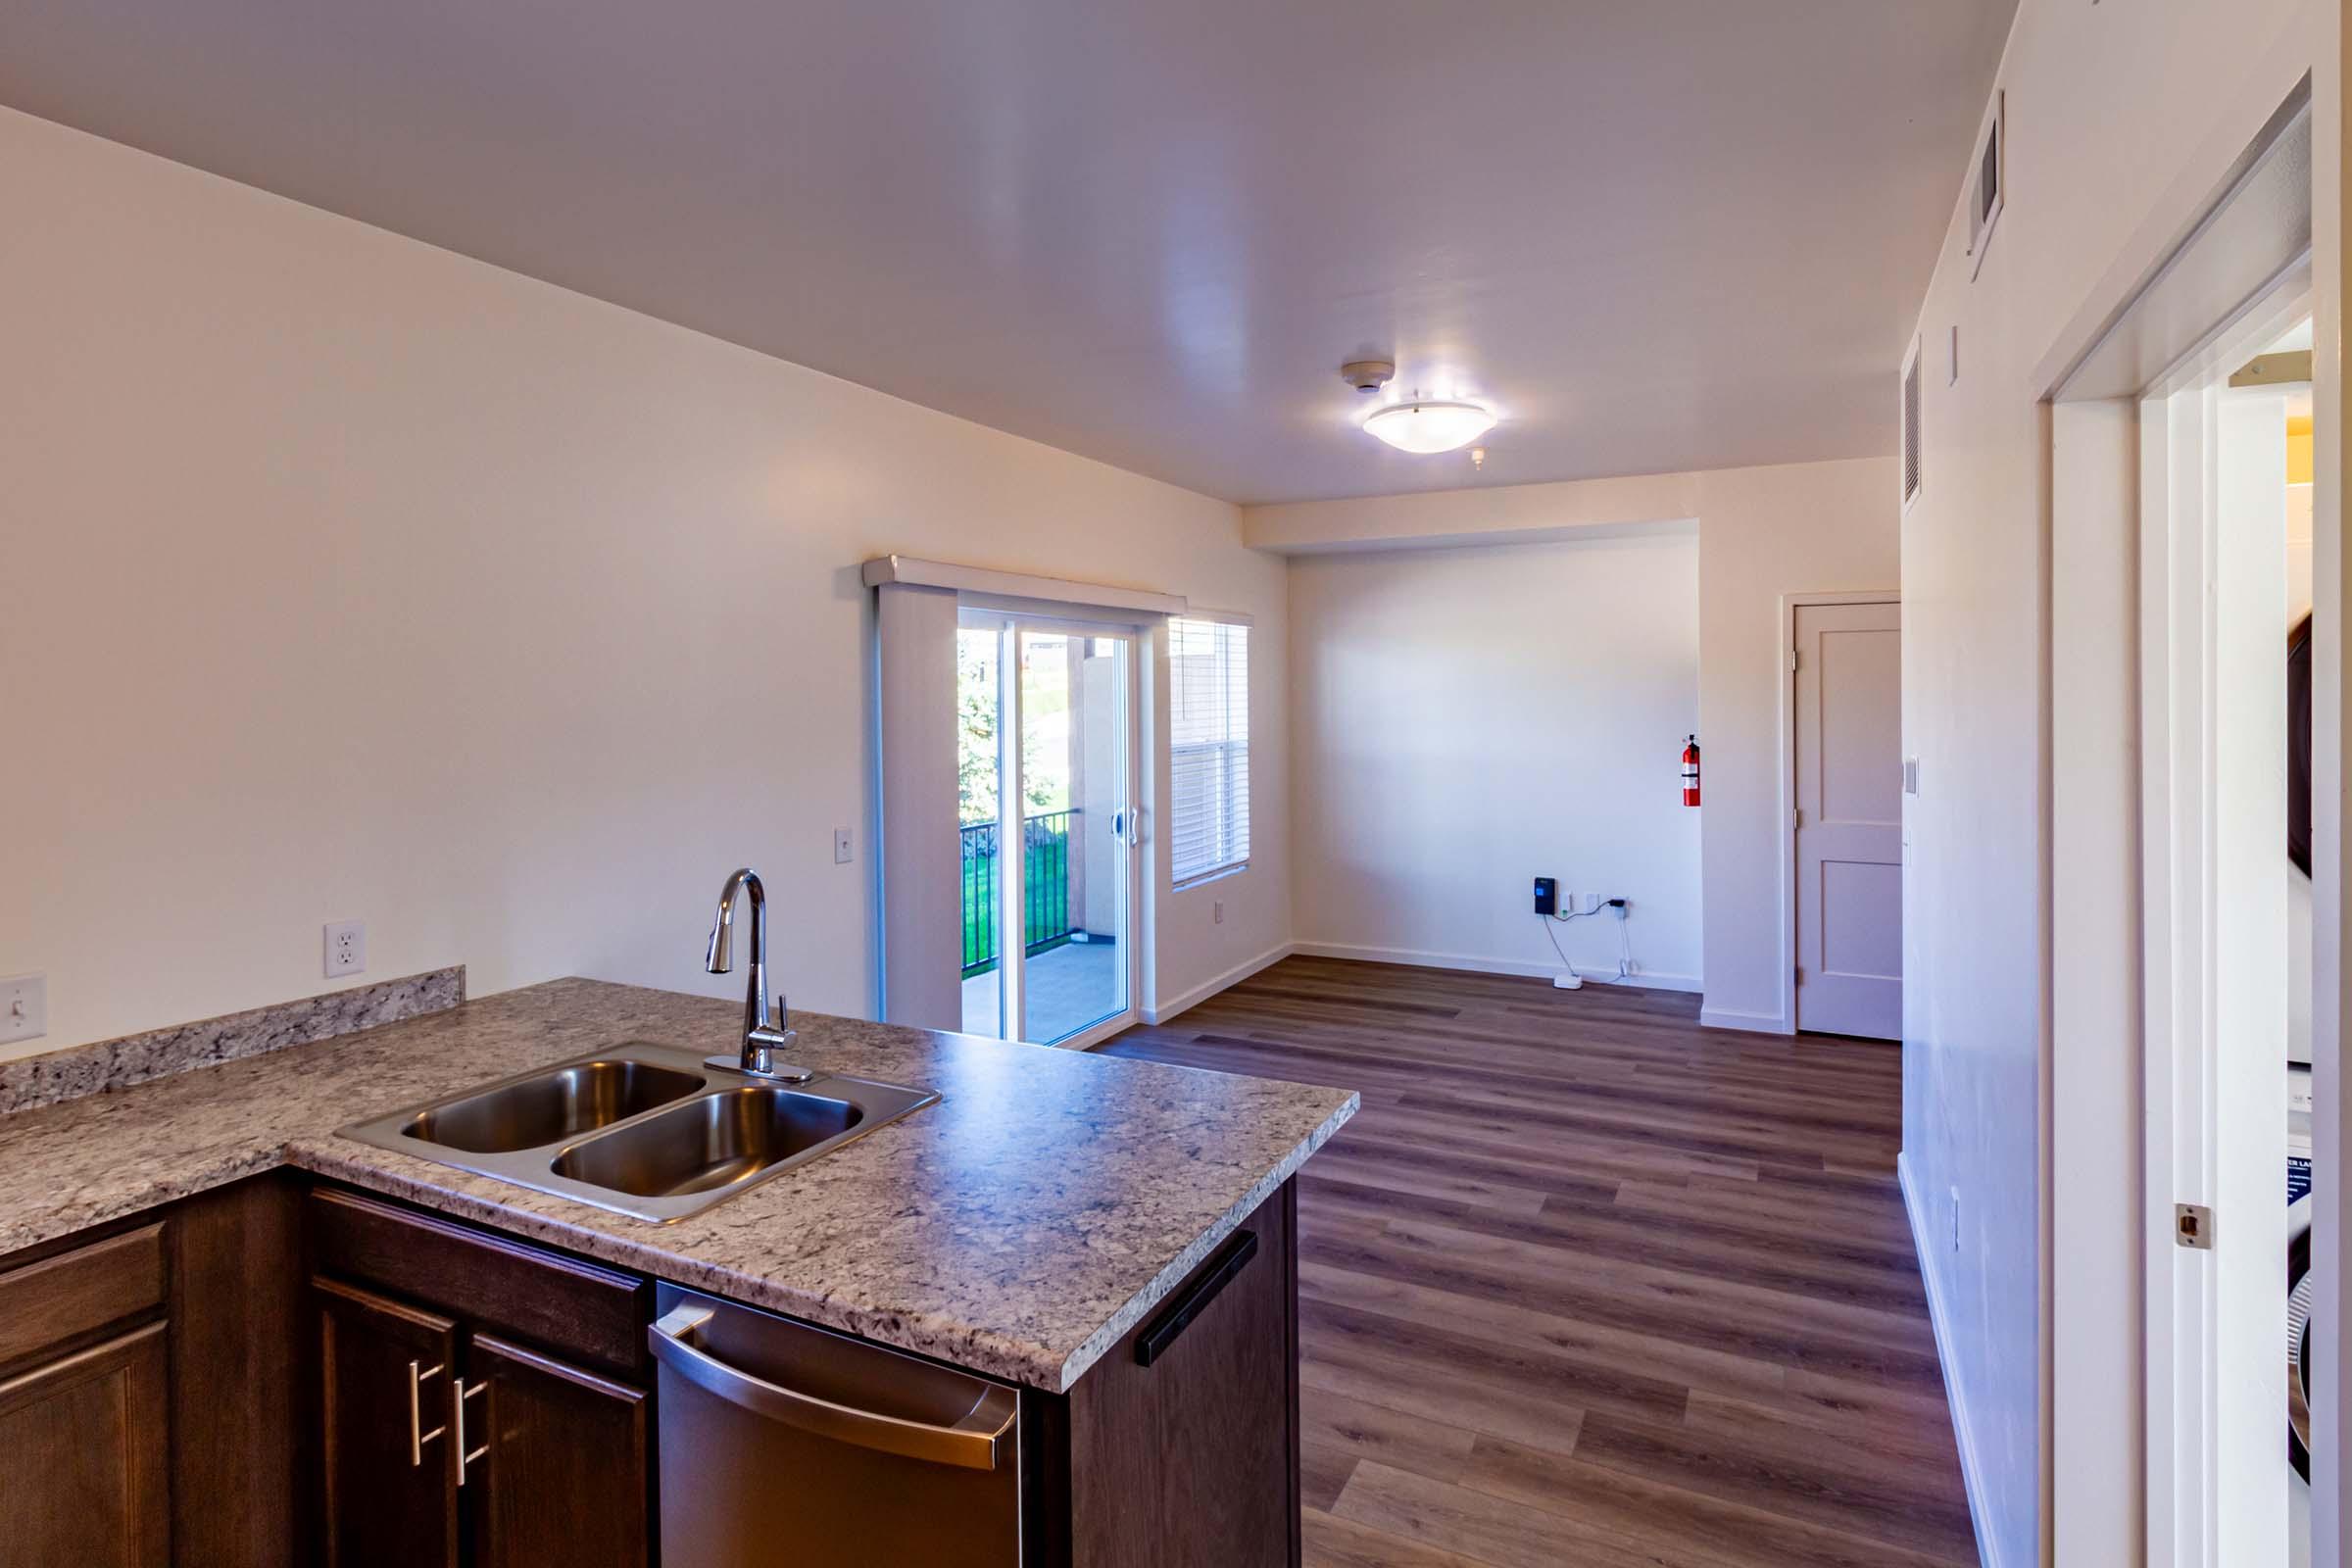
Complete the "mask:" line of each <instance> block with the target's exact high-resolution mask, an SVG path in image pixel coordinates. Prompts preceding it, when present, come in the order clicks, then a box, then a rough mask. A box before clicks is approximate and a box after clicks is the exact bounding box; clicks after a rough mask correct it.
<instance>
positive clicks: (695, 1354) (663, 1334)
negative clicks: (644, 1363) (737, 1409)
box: [646, 1302, 1020, 1470]
mask: <svg viewBox="0 0 2352 1568" xmlns="http://www.w3.org/2000/svg"><path fill="white" fill-rule="evenodd" d="M711 1315H712V1314H711V1308H710V1307H707V1306H699V1305H696V1304H694V1303H693V1302H681V1303H680V1304H679V1305H677V1306H674V1307H672V1308H670V1310H669V1311H667V1312H666V1313H664V1314H662V1317H661V1318H660V1319H659V1320H657V1321H656V1322H655V1323H654V1325H653V1327H652V1328H651V1329H650V1330H648V1331H647V1336H646V1337H647V1340H648V1342H649V1343H650V1345H651V1346H652V1348H653V1352H654V1359H655V1360H657V1361H659V1362H661V1363H662V1365H663V1366H665V1367H667V1368H669V1370H670V1371H672V1372H675V1373H676V1374H677V1375H678V1376H680V1377H682V1378H684V1379H685V1380H686V1381H687V1382H689V1383H691V1384H693V1385H694V1386H695V1387H696V1388H698V1389H701V1390H702V1391H703V1392H704V1393H706V1394H711V1395H715V1396H716V1397H719V1398H721V1399H725V1400H726V1401H727V1402H729V1403H730V1404H736V1405H740V1406H742V1407H743V1408H744V1409H746V1410H749V1411H751V1412H752V1413H753V1414H754V1415H757V1416H761V1417H764V1418H765V1419H767V1420H770V1421H781V1422H783V1423H784V1424H785V1425H787V1426H793V1427H798V1428H800V1429H801V1430H802V1431H804V1432H807V1433H810V1434H812V1435H814V1436H816V1437H820V1438H824V1439H827V1440H828V1441H831V1442H835V1443H848V1444H854V1445H856V1446H858V1447H860V1448H872V1449H874V1450H875V1451H877V1452H880V1453H894V1454H897V1455H899V1456H900V1457H901V1458H905V1459H920V1460H925V1461H927V1462H929V1463H932V1464H947V1465H955V1466H957V1467H958V1468H960V1469H965V1470H994V1469H996V1468H998V1466H999V1465H1001V1464H1003V1463H1005V1462H1006V1461H1007V1460H1009V1459H1010V1458H1011V1457H1012V1446H1013V1435H1012V1434H1013V1422H1014V1420H1015V1418H1016V1416H1017V1415H1018V1414H1019V1409H1020V1405H1019V1400H1018V1398H1017V1397H1016V1396H1015V1395H1014V1394H1013V1392H1012V1391H1011V1390H1010V1389H1007V1388H1003V1387H1000V1386H998V1385H996V1384H993V1383H992V1384H987V1385H984V1387H985V1390H986V1392H984V1393H983V1394H982V1395H981V1396H980V1397H979V1398H978V1399H977V1400H976V1401H974V1403H973V1405H972V1408H971V1410H970V1411H969V1412H968V1413H966V1414H965V1415H964V1417H963V1419H961V1420H960V1421H957V1422H956V1423H955V1424H954V1425H953V1426H937V1425H933V1424H932V1423H930V1422H925V1421H907V1420H902V1419H901V1418H899V1417H898V1416H892V1415H882V1414H879V1413H877V1412H875V1411H872V1410H860V1409H858V1408H857V1407H856V1406H854V1405H847V1404H836V1403H834V1402H833V1401H832V1400H830V1399H820V1398H818V1397H816V1396H814V1395H812V1394H803V1393H801V1392H799V1391H798V1390H796V1389H788V1388H785V1387H783V1386H782V1385H781V1384H775V1383H770V1382H768V1381H767V1380H766V1379H764V1378H756V1377H754V1376H752V1375H751V1374H750V1373H748V1372H745V1371H742V1370H741V1369H739V1368H736V1367H732V1366H729V1365H727V1363H726V1362H724V1361H721V1360H720V1359H718V1357H716V1356H714V1355H712V1354H711V1352H710V1351H708V1350H706V1349H704V1348H702V1347H701V1346H699V1345H697V1344H695V1343H694V1336H695V1333H696V1331H697V1330H699V1329H700V1328H702V1326H703V1325H704V1324H706V1323H708V1322H710V1321H711ZM975 1381H976V1380H975Z"/></svg>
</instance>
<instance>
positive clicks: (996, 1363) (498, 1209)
mask: <svg viewBox="0 0 2352 1568" xmlns="http://www.w3.org/2000/svg"><path fill="white" fill-rule="evenodd" d="M1361 1104H1362V1101H1361V1099H1360V1097H1358V1096H1356V1095H1354V1094H1352V1093H1351V1094H1349V1095H1348V1100H1347V1102H1346V1103H1344V1104H1342V1105H1341V1106H1340V1107H1339V1108H1338V1109H1336V1110H1334V1111H1333V1112H1332V1114H1331V1117H1330V1119H1329V1120H1327V1121H1326V1122H1324V1124H1323V1125H1322V1126H1321V1127H1319V1128H1317V1129H1316V1130H1315V1131H1314V1132H1313V1133H1312V1134H1310V1135H1309V1136H1308V1137H1307V1138H1306V1140H1305V1141H1304V1142H1302V1143H1301V1144H1300V1145H1299V1147H1298V1148H1297V1149H1296V1150H1294V1151H1293V1152H1291V1153H1290V1155H1289V1156H1287V1157H1286V1158H1284V1159H1283V1160H1281V1161H1280V1162H1279V1163H1278V1164H1277V1165H1276V1166H1275V1167H1274V1169H1273V1170H1271V1171H1269V1172H1268V1173H1267V1174H1266V1175H1265V1176H1264V1177H1263V1178H1261V1179H1260V1180H1259V1181H1258V1182H1257V1183H1256V1185H1255V1186H1253V1187H1252V1188H1251V1189H1250V1192H1249V1194H1248V1195H1247V1196H1246V1197H1244V1198H1243V1199H1242V1200H1241V1201H1238V1202H1236V1203H1235V1204H1234V1205H1233V1206H1232V1207H1231V1208H1230V1209H1228V1210H1227V1211H1226V1212H1225V1214H1224V1215H1223V1216H1222V1217H1221V1218H1219V1219H1218V1220H1217V1221H1216V1222H1215V1223H1214V1224H1213V1225H1211V1226H1210V1227H1209V1228H1208V1229H1207V1230H1205V1231H1203V1232H1202V1233H1201V1236H1200V1237H1199V1239H1198V1240H1196V1241H1195V1242H1194V1243H1193V1245H1192V1246H1190V1247H1188V1248H1186V1249H1184V1250H1182V1251H1181V1252H1179V1253H1178V1254H1177V1255H1176V1257H1175V1258H1174V1259H1173V1260H1172V1261H1170V1262H1169V1263H1168V1264H1167V1266H1166V1267H1164V1268H1162V1269H1161V1270H1160V1271H1159V1273H1158V1274H1156V1275H1154V1276H1153V1277H1152V1281H1151V1283H1150V1284H1148V1285H1146V1286H1145V1287H1144V1288H1143V1289H1142V1290H1140V1291H1138V1292H1137V1293H1136V1294H1135V1295H1134V1296H1132V1297H1130V1298H1129V1299H1128V1300H1127V1302H1126V1304H1125V1305H1123V1306H1121V1307H1120V1308H1119V1309H1118V1310H1117V1311H1116V1312H1114V1313H1112V1314H1111V1316H1110V1318H1109V1319H1108V1320H1107V1321H1106V1322H1104V1323H1103V1326H1102V1327H1101V1328H1099V1329H1097V1330H1096V1331H1095V1332H1094V1334H1093V1335H1092V1336H1090V1337H1089V1338H1088V1339H1087V1340H1086V1342H1085V1343H1084V1344H1082V1345H1080V1346H1079V1347H1078V1348H1077V1349H1075V1350H1073V1351H1071V1352H1070V1354H1069V1355H1068V1356H1067V1357H1066V1358H1065V1359H1063V1360H1062V1361H1061V1362H1059V1363H1058V1364H1056V1363H1055V1362H1054V1361H1053V1360H1052V1358H1051V1357H1041V1356H1039V1355H1037V1354H1036V1353H1035V1351H1034V1348H1032V1347H1030V1346H1028V1345H1025V1344H1023V1343H1022V1342H1020V1341H1017V1340H1012V1339H1009V1338H1006V1337H1005V1336H1003V1335H999V1334H993V1333H990V1332H988V1331H986V1330H981V1329H974V1328H973V1327H972V1326H970V1325H968V1324H961V1323H952V1322H947V1321H944V1320H938V1319H933V1318H929V1317H927V1316H926V1315H925V1314H921V1313H913V1312H883V1313H872V1312H865V1311H859V1310H856V1309H845V1308H844V1307H843V1306H842V1305H841V1304H840V1303H839V1302H837V1301H833V1300H830V1299H825V1298H822V1297H814V1296H809V1295H806V1294H803V1293H801V1292H796V1291H791V1290H786V1289H779V1288H777V1287H776V1286H774V1285H772V1284H771V1283H769V1282H768V1281H766V1280H763V1279H760V1277H758V1276H757V1275H750V1274H744V1273H741V1272H738V1271H737V1270H734V1269H730V1268H727V1267H725V1266H724V1265H722V1264H716V1263H706V1262H703V1261H701V1260H699V1259H697V1258H693V1257H690V1256H688V1255H686V1254H684V1253H681V1252H676V1251H671V1250H666V1249H664V1248H662V1246H661V1245H660V1243H659V1240H658V1238H659V1237H660V1236H661V1235H662V1231H661V1230H659V1229H656V1228H653V1227H650V1226H649V1227H648V1228H647V1230H646V1234H647V1236H648V1238H649V1239H648V1240H646V1241H642V1242H635V1241H630V1240H628V1239H627V1238H626V1237H623V1236H620V1235H616V1234H614V1233H613V1231H611V1230H592V1229H587V1228H583V1227H580V1226H574V1225H567V1224H565V1223H564V1222H563V1221H562V1220H560V1219H558V1218H556V1217H554V1216H552V1215H547V1214H535V1213H532V1212H530V1211H529V1210H527V1209H519V1208H513V1207H510V1206H508V1205H507V1204H504V1203H501V1202H499V1201H496V1200H494V1199H489V1198H484V1197H480V1196H477V1195H475V1194H472V1193H468V1192H464V1191H461V1190H460V1189H458V1188H456V1187H454V1186H452V1185H450V1179H451V1178H453V1177H461V1178H464V1179H466V1180H467V1181H470V1182H480V1183H488V1184H493V1185H500V1186H506V1185H509V1184H506V1183H501V1182H499V1181H498V1178H496V1177H492V1176H469V1175H467V1174H466V1173H465V1172H461V1171H454V1170H452V1169H450V1168H449V1167H447V1166H443V1165H437V1164H435V1163H433V1162H432V1161H430V1160H423V1159H417V1158H414V1157H412V1156H409V1155H405V1154H396V1153H393V1152H390V1151H388V1150H379V1149H375V1148H373V1147H371V1146H369V1145H366V1144H358V1143H354V1142H352V1141H351V1140H350V1139H347V1138H340V1137H336V1138H326V1139H297V1140H295V1141H294V1142H293V1143H291V1144H288V1145H287V1146H286V1147H285V1149H284V1150H282V1151H281V1152H279V1154H278V1156H277V1157H276V1158H272V1159H270V1160H268V1161H267V1162H265V1163H262V1164H260V1165H259V1166H257V1169H256V1171H253V1172H239V1173H236V1174H233V1175H230V1176H228V1177H227V1178H225V1180H224V1181H223V1182H222V1183H221V1185H225V1184H226V1181H235V1180H241V1179H242V1178H243V1177H244V1176H245V1175H250V1174H258V1172H259V1171H262V1170H269V1169H272V1168H275V1167H277V1166H279V1165H281V1164H283V1165H291V1166H294V1167H296V1168H297V1169H301V1170H306V1171H309V1172H311V1173H312V1174H313V1175H317V1176H324V1177H327V1178H329V1179H330V1180H334V1181H340V1182H344V1183H347V1184H349V1185H351V1186H354V1187H363V1188H366V1189H367V1190H368V1191H369V1192H372V1193H379V1194H382V1195H383V1196H384V1197H387V1198H395V1199H399V1200H400V1201H403V1202H409V1203H414V1204H416V1205H417V1207H419V1208H429V1209H432V1210H434V1211H435V1212H436V1213H442V1214H447V1215H450V1216H451V1217H452V1218H456V1219H463V1220H466V1221H469V1222H471V1223H473V1224H477V1225H482V1226H486V1227H488V1228H490V1229H492V1230H496V1231H500V1232H503V1233H504V1234H506V1235H510V1236H515V1237H519V1238H522V1239H524V1240H528V1241H538V1242H544V1243H546V1244H548V1245H549V1246H551V1247H561V1248H564V1249H565V1250H568V1251H573V1252H577V1253H580V1254H581V1255H583V1256H586V1257H593V1258H597V1259H599V1260H601V1261H603V1262H607V1263H613V1264H616V1265H619V1266H621V1267H624V1268H633V1269H636V1270H637V1271H639V1272H640V1273H644V1274H648V1275H651V1276H653V1277H654V1278H656V1279H661V1280H665V1281H667V1282H668V1283H670V1284H672V1285H682V1286H685V1287H686V1288H687V1289H689V1290H698V1291H707V1292H709V1293H710V1294H711V1295H713V1296H723V1297H726V1298H727V1299H730V1300H734V1301H741V1302H743V1303H744V1304H745V1305H748V1306H759V1307H765V1308H767V1309H768V1310H770V1311H775V1312H781V1313H784V1314H785V1315H787V1316H789V1317H796V1318H799V1319H801V1320H802V1321H804V1322H809V1323H816V1324H820V1325H822V1326H824V1327H827V1328H837V1329H840V1330H842V1331H843V1332H844V1333H849V1334H857V1335H859V1336H861V1337H863V1338H866V1339H871V1340H875V1341H877V1342H878V1343H881V1344H898V1345H900V1347H901V1348H914V1347H911V1346H908V1345H906V1344H905V1342H904V1338H903V1336H902V1337H901V1338H899V1339H891V1338H885V1337H884V1336H885V1335H887V1334H889V1333H890V1330H888V1329H886V1328H884V1327H883V1325H882V1322H881V1321H880V1319H883V1318H889V1319H896V1320H899V1321H903V1322H907V1323H912V1324H918V1325H920V1326H921V1327H923V1328H924V1329H925V1330H926V1331H927V1337H932V1338H947V1337H960V1338H962V1339H963V1340H965V1341H966V1342H967V1343H968V1344H969V1345H971V1346H972V1347H973V1348H981V1347H986V1348H990V1349H992V1350H993V1351H994V1357H993V1358H992V1360H991V1361H990V1364H989V1365H988V1366H986V1367H984V1368H982V1369H981V1370H984V1371H988V1372H992V1373H995V1374H997V1375H999V1376H1009V1377H1012V1378H1014V1379H1015V1380H1016V1381H1018V1382H1022V1383H1027V1384H1031V1385H1033V1386H1034V1387H1037V1388H1040V1389H1043V1390H1045V1391H1046V1392H1047V1393H1048V1394H1066V1393H1067V1392H1069V1390H1070V1389H1071V1388H1072V1387H1073V1386H1074V1385H1075V1384H1076V1383H1077V1382H1078V1380H1079V1379H1080V1378H1082V1377H1084V1376H1085V1375H1086V1373H1087V1371H1088V1369H1090V1368H1091V1367H1093V1366H1094V1364H1095V1363H1096V1362H1097V1361H1100V1360H1101V1359H1102V1358H1103V1356H1104V1355H1105V1354H1106V1353H1108V1351H1109V1350H1110V1348H1112V1347H1113V1346H1115V1345H1117V1344H1118V1343H1119V1341H1120V1340H1122V1339H1124V1338H1126V1336H1127V1331H1128V1330H1129V1329H1132V1328H1134V1327H1135V1326H1136V1324H1138V1323H1140V1322H1142V1321H1143V1320H1144V1319H1145V1318H1146V1317H1147V1316H1149V1315H1150V1314H1151V1312H1152V1308H1154V1307H1156V1306H1158V1305H1159V1304H1160V1303H1161V1302H1162V1301H1164V1300H1166V1299H1168V1297H1169V1296H1171V1295H1173V1294H1174V1292H1175V1290H1176V1287H1177V1286H1179V1285H1181V1284H1183V1283H1184V1281H1185V1277H1186V1276H1187V1275H1189V1274H1191V1273H1192V1272H1193V1270H1195V1269H1196V1268H1199V1267H1200V1266H1201V1262H1202V1261H1203V1260H1204V1259H1205V1258H1207V1256H1208V1255H1209V1253H1211V1252H1213V1251H1215V1250H1217V1248H1218V1247H1219V1246H1220V1245H1222V1244H1223V1242H1224V1241H1225V1238H1227V1237H1228V1236H1231V1235H1232V1234H1233V1233H1234V1232H1235V1231H1236V1230H1238V1229H1240V1228H1241V1225H1242V1222H1243V1221H1245V1220H1247V1219H1248V1218H1249V1217H1250V1215H1252V1214H1254V1213H1256V1212H1257V1210H1258V1208H1259V1207H1260V1206H1261V1205H1262V1204H1264V1203H1265V1201H1267V1200H1268V1199H1270V1198H1272V1197H1273V1196H1274V1195H1275V1194H1276V1193H1278V1192H1280V1191H1281V1190H1282V1184H1283V1183H1285V1182H1287V1181H1289V1180H1290V1179H1291V1178H1292V1177H1293V1176H1295V1175H1297V1174H1298V1173H1299V1167H1300V1166H1302V1165H1304V1164H1305V1163H1306V1161H1307V1159H1308V1158H1309V1157H1310V1156H1311V1155H1313V1153H1314V1152H1315V1151H1317V1150H1319V1149H1321V1148H1322V1147H1323V1146H1324V1145H1325V1144H1326V1143H1328V1142H1330V1140H1331V1137H1332V1135H1333V1134H1334V1133H1337V1132H1338V1131H1339V1130H1340V1129H1341V1128H1342V1127H1343V1126H1345V1125H1347V1123H1348V1119H1349V1118H1350V1117H1352V1116H1353V1115H1354V1114H1355V1113H1356V1111H1357V1109H1358V1108H1360V1106H1361ZM569 1206H572V1207H577V1208H585V1209H587V1211H588V1212H590V1213H593V1214H595V1215H596V1216H597V1218H598V1222H599V1223H600V1224H603V1223H609V1222H610V1221H612V1220H613V1218H614V1216H613V1215H611V1214H609V1213H607V1212H605V1211H604V1210H601V1209H594V1208H589V1207H588V1205H585V1204H573V1205H569ZM623 1222H624V1223H630V1222H628V1221H626V1220H625V1219H624V1221H623ZM923 1353H926V1354H932V1355H940V1352H939V1351H938V1350H936V1349H930V1350H925V1351H924V1352H923ZM941 1358H942V1359H948V1360H954V1359H955V1357H954V1356H952V1355H946V1356H941ZM958 1364H962V1363H958Z"/></svg>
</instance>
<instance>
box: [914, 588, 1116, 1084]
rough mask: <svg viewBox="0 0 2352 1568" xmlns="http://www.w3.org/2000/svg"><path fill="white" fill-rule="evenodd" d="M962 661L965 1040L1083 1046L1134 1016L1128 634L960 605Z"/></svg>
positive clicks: (959, 761)
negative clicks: (979, 1036)
mask: <svg viewBox="0 0 2352 1568" xmlns="http://www.w3.org/2000/svg"><path fill="white" fill-rule="evenodd" d="M1137 668H1138V661H1137V658H1136V646H1135V635H1134V633H1133V632H1132V631H1127V630H1120V629H1115V628H1098V627H1090V626H1087V625H1084V624H1082V623H1077V622H1068V621H1053V620H1040V619H1035V618H1031V617H1028V616H1022V615H1015V614H1009V613H997V612H993V611H974V610H966V611H964V612H963V613H962V614H961V615H960V617H959V618H958V623H957V630H956V715H955V718H956V794H957V804H958V808H959V810H958V816H959V827H958V831H957V846H956V851H957V879H956V885H957V887H958V888H959V890H960V897H961V902H962V911H961V914H962V918H961V927H960V929H961V934H962V944H961V947H962V982H963V1028H964V1031H965V1032H966V1033H968V1034H982V1035H990V1036H994V1037H996V1038H998V1039H1004V1040H1027V1041H1033V1042H1036V1043H1038V1044H1041V1045H1053V1044H1066V1045H1091V1044H1093V1043H1094V1042H1095V1041H1096V1040H1098V1039H1101V1038H1103V1037H1105V1036H1107V1035H1109V1034H1111V1033H1115V1032H1116V1031H1117V1030H1118V1029H1120V1028H1123V1027H1125V1026H1126V1025H1127V1024H1128V1023H1130V1022H1132V1021H1133V1020H1134V1015H1135V984H1136V966H1135V941H1134V929H1135V924H1134V922H1135V914H1134V911H1135V905H1136V899H1137V897H1138V895H1139V892H1140V890H1139V889H1138V887H1137V886H1136V856H1135V845H1136V842H1137V835H1136V831H1135V808H1134V797H1135V788H1134V781H1135V776H1136V751H1137V734H1136V722H1135V715H1136V686H1135V682H1136V678H1137Z"/></svg>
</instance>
